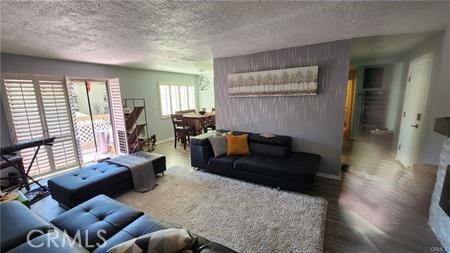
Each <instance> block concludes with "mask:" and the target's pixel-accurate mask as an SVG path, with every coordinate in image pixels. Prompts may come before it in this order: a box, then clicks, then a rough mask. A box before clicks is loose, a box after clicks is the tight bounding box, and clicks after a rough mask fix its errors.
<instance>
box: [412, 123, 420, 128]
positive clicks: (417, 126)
mask: <svg viewBox="0 0 450 253" xmlns="http://www.w3.org/2000/svg"><path fill="white" fill-rule="evenodd" d="M410 127H415V128H419V124H415V125H410Z"/></svg>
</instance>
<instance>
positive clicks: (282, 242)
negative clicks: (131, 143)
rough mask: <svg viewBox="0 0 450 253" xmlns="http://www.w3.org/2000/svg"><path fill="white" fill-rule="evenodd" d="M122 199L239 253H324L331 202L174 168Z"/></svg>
mask: <svg viewBox="0 0 450 253" xmlns="http://www.w3.org/2000/svg"><path fill="white" fill-rule="evenodd" d="M157 183H158V187H156V188H155V189H154V190H152V191H150V192H147V193H138V192H134V191H130V192H128V193H126V194H124V195H121V196H120V197H118V198H117V199H118V200H119V201H121V202H124V203H127V204H129V205H131V206H133V207H135V208H137V209H140V210H142V211H145V212H147V213H149V214H150V215H152V216H154V217H156V218H158V219H161V220H164V221H166V222H170V223H175V224H180V225H182V226H183V227H185V228H187V229H189V230H190V231H192V232H194V233H196V234H198V235H201V236H203V237H206V238H207V239H209V240H212V241H216V242H218V243H220V244H223V245H225V246H227V247H230V248H232V249H234V250H236V251H239V252H322V251H323V238H324V231H325V220H326V213H327V202H326V200H324V199H322V198H319V197H311V196H308V195H304V194H299V193H293V192H286V191H279V190H276V189H273V188H269V187H265V186H260V185H256V184H252V183H247V182H244V181H240V180H235V179H230V178H226V177H221V176H218V175H214V174H210V173H207V172H201V171H194V170H193V169H191V168H186V167H180V166H175V167H172V168H169V169H168V170H167V171H166V174H165V175H164V176H163V177H159V178H158V182H157Z"/></svg>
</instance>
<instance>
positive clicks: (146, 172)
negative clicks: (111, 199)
mask: <svg viewBox="0 0 450 253" xmlns="http://www.w3.org/2000/svg"><path fill="white" fill-rule="evenodd" d="M107 162H109V163H113V164H117V165H122V166H125V167H127V168H129V169H130V171H131V176H132V178H133V185H134V190H135V191H137V192H147V191H150V190H153V188H155V187H156V178H155V172H154V171H153V163H152V161H151V160H149V159H145V158H142V157H137V156H134V155H121V156H117V157H114V158H112V159H109V160H107Z"/></svg>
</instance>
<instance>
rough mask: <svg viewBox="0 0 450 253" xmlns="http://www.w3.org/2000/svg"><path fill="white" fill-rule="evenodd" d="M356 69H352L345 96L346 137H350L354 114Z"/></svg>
mask: <svg viewBox="0 0 450 253" xmlns="http://www.w3.org/2000/svg"><path fill="white" fill-rule="evenodd" d="M355 80H356V71H355V70H350V72H349V74H348V81H347V92H346V96H345V116H344V138H345V139H348V138H350V133H351V125H352V115H353V99H354V94H355V93H354V92H355Z"/></svg>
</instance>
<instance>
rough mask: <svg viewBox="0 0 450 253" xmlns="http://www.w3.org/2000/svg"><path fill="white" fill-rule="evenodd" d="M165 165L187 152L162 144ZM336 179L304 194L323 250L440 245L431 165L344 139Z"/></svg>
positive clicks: (48, 205)
mask: <svg viewBox="0 0 450 253" xmlns="http://www.w3.org/2000/svg"><path fill="white" fill-rule="evenodd" d="M155 152H157V153H160V154H165V155H166V157H167V167H168V168H170V167H171V166H175V165H185V166H186V167H187V168H188V169H190V158H189V150H186V151H185V150H183V149H182V148H179V149H174V148H173V143H172V142H167V143H162V144H160V145H158V146H157V149H156V151H155ZM342 161H343V163H346V164H348V165H349V167H348V171H347V172H344V173H343V175H342V180H341V181H336V180H332V179H326V178H320V177H318V178H317V180H316V183H315V186H314V189H313V190H312V192H311V193H310V194H311V195H314V196H320V197H323V198H325V199H327V200H328V214H327V224H326V232H325V252H383V253H388V252H395V253H397V252H431V247H436V246H440V244H439V242H438V241H437V240H436V238H435V236H434V234H433V233H432V231H431V229H430V228H429V226H428V224H427V222H428V208H429V205H430V198H431V193H432V190H433V185H434V181H435V176H436V168H435V167H433V166H425V165H421V166H415V167H414V168H412V169H411V168H409V169H406V168H403V167H402V166H401V165H400V164H399V163H398V162H397V161H395V159H394V158H393V156H392V155H391V154H389V153H388V152H384V151H383V150H381V149H379V148H377V147H376V146H374V145H372V144H370V143H369V142H365V141H346V142H345V145H344V148H343V156H342ZM32 209H33V210H35V211H37V212H39V213H41V214H42V215H43V216H44V217H46V218H47V219H51V218H52V217H55V216H56V215H57V214H59V213H61V212H63V211H64V210H62V209H61V208H60V207H59V206H58V205H57V204H56V203H55V201H53V200H52V199H51V198H45V199H44V200H42V201H40V202H38V203H36V204H34V205H33V207H32Z"/></svg>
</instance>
